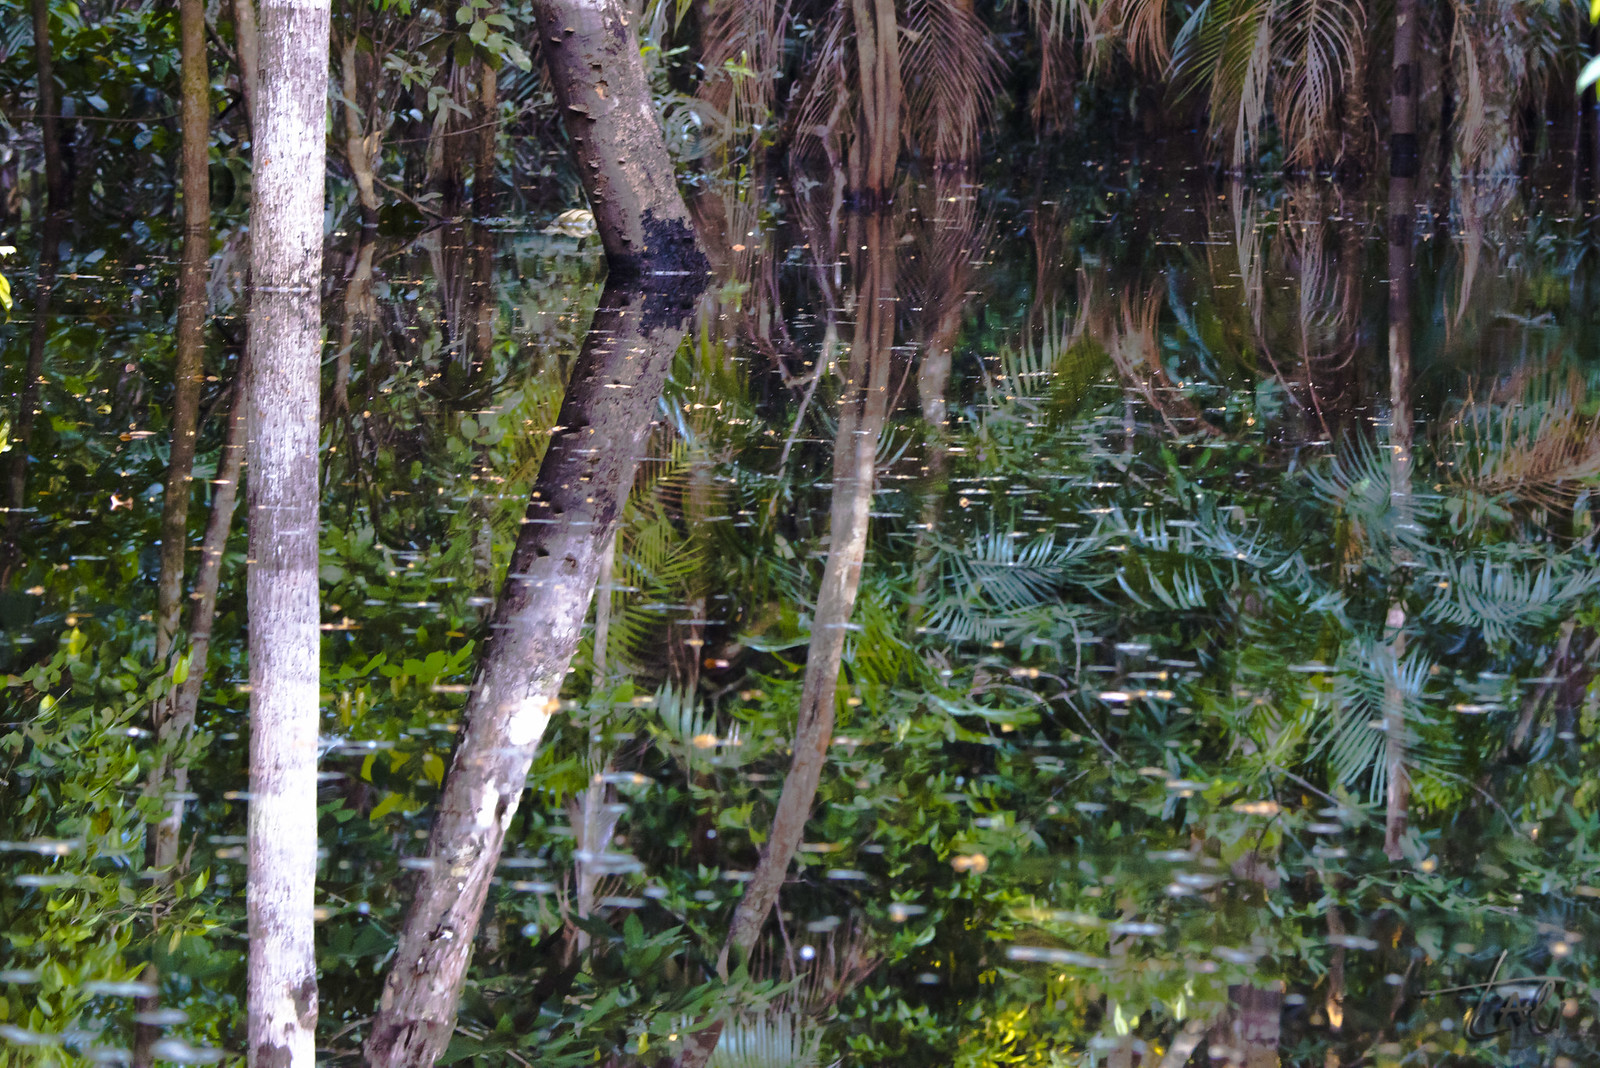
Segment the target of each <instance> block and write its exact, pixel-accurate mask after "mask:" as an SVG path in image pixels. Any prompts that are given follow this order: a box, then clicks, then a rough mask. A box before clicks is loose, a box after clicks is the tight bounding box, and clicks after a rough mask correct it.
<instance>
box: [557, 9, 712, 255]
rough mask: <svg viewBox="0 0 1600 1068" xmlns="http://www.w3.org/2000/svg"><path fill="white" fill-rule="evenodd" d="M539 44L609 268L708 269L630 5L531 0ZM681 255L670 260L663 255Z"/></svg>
mask: <svg viewBox="0 0 1600 1068" xmlns="http://www.w3.org/2000/svg"><path fill="white" fill-rule="evenodd" d="M533 10H534V14H535V23H536V25H537V26H538V34H539V42H538V43H539V50H540V53H541V54H542V55H543V56H544V60H545V63H546V65H547V66H548V68H549V71H550V81H551V84H552V85H553V86H554V88H555V93H556V100H557V101H558V102H559V103H560V105H561V115H562V118H563V119H564V120H565V122H566V125H567V132H568V134H569V136H570V137H571V140H572V151H573V155H574V156H576V157H577V164H578V173H579V174H580V175H581V176H582V178H583V183H584V192H585V193H587V194H588V196H589V208H590V210H591V211H593V212H594V221H595V227H596V229H598V230H599V233H600V240H601V243H602V244H603V245H604V246H605V250H606V261H607V262H608V263H609V264H610V266H611V270H612V272H613V274H619V275H620V274H638V273H639V272H641V271H643V270H645V269H646V267H647V266H648V267H649V268H650V269H654V270H657V271H660V270H669V269H678V270H684V271H691V272H697V273H704V272H705V271H706V269H707V265H706V262H705V257H704V256H703V255H702V254H701V253H700V250H699V246H698V245H697V244H696V243H695V236H694V231H693V229H692V228H691V224H690V221H689V211H688V209H687V208H686V207H685V206H684V203H683V197H681V196H680V195H679V194H678V185H677V179H676V178H675V177H674V175H673V170H672V160H671V158H670V157H669V156H668V155H667V146H666V142H665V140H664V139H663V138H662V136H661V126H660V124H659V122H658V121H657V119H656V111H655V105H654V104H653V103H652V102H651V98H650V87H649V85H648V84H647V83H646V81H645V73H644V64H643V62H642V61H641V60H640V58H639V35H638V31H637V28H636V27H635V26H634V18H635V16H634V13H633V8H632V5H631V4H629V3H626V2H624V0H535V3H534V5H533ZM669 259H678V260H681V261H683V262H682V263H681V264H680V265H678V266H677V267H672V266H671V265H669V264H667V263H666V262H665V261H666V260H669Z"/></svg>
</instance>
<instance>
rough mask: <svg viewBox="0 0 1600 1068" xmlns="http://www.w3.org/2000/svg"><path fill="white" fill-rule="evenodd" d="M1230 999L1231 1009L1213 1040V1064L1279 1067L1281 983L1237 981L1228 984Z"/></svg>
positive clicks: (1240, 1067) (1234, 1067) (1236, 1067)
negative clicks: (1236, 982)
mask: <svg viewBox="0 0 1600 1068" xmlns="http://www.w3.org/2000/svg"><path fill="white" fill-rule="evenodd" d="M1228 1001H1229V1002H1230V1004H1229V1007H1228V1012H1227V1013H1226V1014H1225V1015H1224V1017H1223V1019H1222V1021H1221V1023H1220V1024H1219V1025H1218V1027H1217V1030H1216V1035H1215V1038H1214V1039H1213V1041H1212V1063H1213V1064H1220V1065H1224V1066H1226V1068H1278V1063H1279V1061H1278V1040H1279V1037H1280V1032H1281V1028H1282V1023H1281V1020H1282V1016H1283V990H1282V988H1281V986H1279V985H1277V984H1274V985H1271V986H1264V987H1263V986H1249V985H1246V984H1237V985H1234V986H1230V987H1228ZM1218 1053H1221V1054H1222V1056H1221V1057H1220V1058H1219V1057H1217V1056H1216V1054H1218Z"/></svg>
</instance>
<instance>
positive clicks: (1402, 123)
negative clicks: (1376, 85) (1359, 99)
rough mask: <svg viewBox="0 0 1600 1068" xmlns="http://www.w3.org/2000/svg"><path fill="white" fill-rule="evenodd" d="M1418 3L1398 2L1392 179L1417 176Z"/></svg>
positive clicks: (1391, 130)
mask: <svg viewBox="0 0 1600 1068" xmlns="http://www.w3.org/2000/svg"><path fill="white" fill-rule="evenodd" d="M1419 7H1420V5H1419V3H1418V0H1395V6H1394V73H1393V76H1392V81H1391V82H1390V86H1389V176H1390V177H1391V178H1412V179H1415V178H1416V176H1417V154H1418V146H1417V38H1418V36H1419V35H1420V34H1421V32H1422V26H1421V17H1420V12H1419V10H1418V8H1419Z"/></svg>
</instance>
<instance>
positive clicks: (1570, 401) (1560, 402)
mask: <svg viewBox="0 0 1600 1068" xmlns="http://www.w3.org/2000/svg"><path fill="white" fill-rule="evenodd" d="M1586 399H1587V398H1586V390H1585V389H1584V385H1583V382H1582V380H1581V379H1580V378H1579V377H1578V376H1577V375H1576V374H1574V375H1572V376H1570V377H1569V378H1568V379H1567V381H1566V382H1563V383H1560V384H1557V383H1555V382H1553V381H1552V380H1551V379H1550V378H1549V377H1548V376H1540V377H1536V378H1531V379H1528V380H1527V381H1525V382H1524V383H1522V389H1521V393H1520V395H1519V396H1516V397H1515V398H1512V399H1511V400H1509V401H1508V402H1502V403H1495V402H1494V400H1493V399H1491V400H1490V401H1487V402H1484V401H1477V400H1468V401H1467V402H1466V403H1465V404H1463V405H1462V406H1461V410H1460V411H1459V412H1457V413H1456V415H1455V417H1454V418H1452V419H1451V420H1449V422H1448V423H1446V424H1445V426H1444V430H1443V437H1442V441H1441V444H1440V451H1441V452H1443V453H1445V454H1447V455H1449V456H1450V457H1451V458H1452V459H1453V461H1454V463H1453V465H1452V466H1451V468H1450V476H1449V477H1450V481H1451V482H1454V483H1455V484H1457V485H1459V486H1462V487H1464V488H1467V489H1471V490H1473V491H1475V492H1477V493H1481V494H1483V495H1484V496H1486V497H1494V496H1500V495H1506V496H1512V497H1516V498H1519V499H1521V500H1525V501H1529V502H1532V503H1534V504H1540V505H1545V506H1553V505H1557V504H1560V503H1562V502H1566V501H1570V500H1572V499H1573V498H1574V497H1576V496H1577V495H1578V493H1579V492H1581V491H1582V490H1583V489H1584V488H1585V483H1587V482H1591V481H1592V480H1594V479H1595V478H1597V477H1600V416H1593V417H1591V416H1586V415H1584V414H1583V407H1584V401H1585V400H1586Z"/></svg>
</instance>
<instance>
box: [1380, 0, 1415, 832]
mask: <svg viewBox="0 0 1600 1068" xmlns="http://www.w3.org/2000/svg"><path fill="white" fill-rule="evenodd" d="M1408 10H1409V12H1410V16H1409V21H1402V22H1401V23H1397V27H1396V31H1395V32H1396V44H1395V93H1394V101H1393V109H1392V114H1393V115H1394V116H1395V122H1396V123H1400V121H1401V116H1406V115H1409V116H1410V119H1409V120H1407V121H1410V122H1411V126H1410V127H1409V129H1410V130H1411V131H1412V133H1411V135H1410V141H1409V142H1404V141H1403V140H1402V139H1400V135H1399V134H1396V135H1395V139H1394V140H1393V141H1392V143H1391V154H1390V159H1389V218H1388V229H1389V234H1388V237H1389V411H1390V429H1389V494H1390V502H1389V503H1390V507H1391V509H1393V510H1394V511H1396V512H1397V513H1398V514H1399V515H1400V520H1399V521H1400V522H1401V523H1405V522H1408V521H1409V519H1408V517H1409V515H1410V511H1411V466H1412V461H1411V449H1412V427H1411V424H1412V409H1411V253H1412V245H1413V236H1414V234H1413V231H1414V230H1415V227H1416V135H1415V122H1414V120H1415V107H1416V101H1415V99H1414V98H1412V99H1407V100H1404V101H1403V100H1402V97H1403V96H1404V95H1405V94H1402V92H1401V89H1402V87H1403V86H1405V85H1407V84H1408V79H1409V78H1410V77H1411V76H1410V75H1409V74H1405V75H1402V73H1401V68H1402V66H1403V65H1404V66H1407V67H1409V66H1412V65H1414V64H1412V63H1411V61H1410V60H1409V59H1407V60H1405V61H1404V63H1403V62H1402V58H1401V56H1402V54H1401V49H1400V42H1399V37H1400V33H1401V30H1403V29H1406V28H1407V27H1409V26H1410V24H1411V22H1414V21H1415V18H1416V5H1415V0H1401V3H1400V6H1399V14H1398V15H1397V18H1399V19H1401V20H1406V19H1407V15H1406V12H1407V11H1408ZM1410 48H1411V50H1412V51H1414V50H1415V41H1414V40H1413V41H1412V42H1411V44H1410ZM1413 96H1414V94H1413ZM1395 129H1397V130H1402V132H1403V129H1402V127H1401V126H1400V125H1397V126H1396V127H1395ZM1408 154H1409V155H1408ZM1405 563H1406V560H1405V559H1404V553H1403V551H1397V553H1396V559H1395V561H1394V564H1395V568H1394V581H1395V582H1396V583H1397V587H1398V588H1397V592H1396V595H1395V599H1394V601H1393V602H1392V603H1391V604H1390V606H1389V611H1388V616H1387V618H1386V619H1385V621H1384V642H1385V644H1386V645H1387V646H1388V649H1389V652H1390V654H1391V655H1392V657H1393V659H1394V663H1395V664H1396V665H1398V664H1399V663H1400V661H1401V660H1402V659H1404V657H1405V651H1406V632H1405V626H1406V609H1405V603H1404V598H1403V595H1402V591H1403V590H1404V585H1405V583H1406V581H1407V580H1408V576H1409V572H1408V571H1407V570H1406V568H1405V567H1404V566H1403V565H1404V564H1405ZM1383 724H1384V731H1385V737H1384V766H1385V774H1386V775H1387V778H1388V790H1387V795H1386V798H1385V814H1384V836H1383V851H1384V852H1385V853H1386V854H1387V855H1388V856H1389V858H1390V859H1391V860H1398V859H1399V858H1400V856H1401V852H1402V851H1401V847H1400V840H1401V838H1402V837H1403V836H1404V835H1405V830H1406V813H1407V809H1408V807H1409V805H1410V799H1411V780H1410V777H1409V774H1408V772H1407V770H1406V763H1407V754H1406V733H1407V731H1406V723H1405V705H1404V695H1402V694H1401V693H1400V692H1399V691H1398V688H1397V686H1396V684H1395V682H1394V681H1393V680H1392V679H1391V681H1390V682H1388V683H1386V685H1385V694H1384V714H1383Z"/></svg>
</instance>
